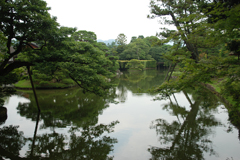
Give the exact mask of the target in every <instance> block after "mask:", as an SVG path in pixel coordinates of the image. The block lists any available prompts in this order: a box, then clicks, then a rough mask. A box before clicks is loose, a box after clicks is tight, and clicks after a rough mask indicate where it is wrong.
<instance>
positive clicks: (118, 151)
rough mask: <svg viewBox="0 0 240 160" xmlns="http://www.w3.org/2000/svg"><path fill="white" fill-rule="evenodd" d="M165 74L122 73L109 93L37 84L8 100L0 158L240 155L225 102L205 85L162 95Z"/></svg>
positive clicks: (133, 159) (218, 158)
mask: <svg viewBox="0 0 240 160" xmlns="http://www.w3.org/2000/svg"><path fill="white" fill-rule="evenodd" d="M163 79H164V72H163V71H159V70H147V71H144V72H139V73H129V72H124V74H123V75H121V76H120V77H119V78H118V79H116V81H115V83H116V84H117V85H118V87H116V88H114V89H112V90H111V93H110V94H109V95H108V97H105V98H102V97H98V96H96V95H94V94H83V93H82V92H81V89H78V88H71V89H64V90H38V91H37V94H38V98H39V103H40V107H41V113H40V114H39V115H38V112H37V107H36V105H35V101H34V97H33V94H32V92H31V91H19V92H18V94H16V95H13V96H11V97H7V98H5V99H6V101H5V107H6V108H7V109H8V118H7V120H6V122H5V123H4V124H2V125H1V126H0V139H1V142H0V143H1V145H0V157H1V158H2V159H16V158H20V157H25V158H28V159H72V160H75V159H87V160H89V159H96V160H101V159H114V160H147V159H152V160H154V159H181V160H186V159H207V160H208V159H211V160H226V159H229V160H230V159H231V160H232V159H233V160H238V159H240V152H239V151H240V143H239V142H240V141H239V138H238V135H239V133H238V129H237V128H236V127H234V126H233V125H231V123H230V122H229V121H228V113H227V110H226V109H225V107H224V105H223V104H222V103H221V102H220V101H219V100H218V99H217V97H215V96H214V95H213V94H211V93H209V92H208V91H206V90H203V89H198V90H185V91H182V92H180V93H177V94H174V95H172V96H170V97H169V98H167V99H165V100H161V101H160V100H156V101H154V99H155V98H156V97H157V96H158V95H157V94H152V93H151V94H150V93H147V90H148V89H149V88H152V87H154V86H156V85H159V84H161V83H162V82H163Z"/></svg>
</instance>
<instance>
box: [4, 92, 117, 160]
mask: <svg viewBox="0 0 240 160" xmlns="http://www.w3.org/2000/svg"><path fill="white" fill-rule="evenodd" d="M50 92H53V91H43V92H42V93H41V92H40V91H39V92H38V95H39V103H40V106H41V113H38V110H37V107H36V106H35V105H36V104H35V103H34V102H35V101H34V97H33V95H32V94H31V93H24V95H25V97H28V98H29V99H30V102H28V103H19V105H18V107H17V109H18V112H19V114H20V115H21V116H22V117H27V118H28V119H31V120H32V121H36V127H35V131H34V135H33V137H32V138H28V137H24V135H23V132H21V131H18V127H17V126H9V127H3V128H2V129H1V130H0V136H1V139H4V141H2V142H1V143H0V159H6V158H10V159H22V158H23V159H76V160H77V159H81V160H82V159H97V160H99V159H100V160H101V159H104V160H105V159H112V158H113V157H111V156H109V153H110V152H111V151H112V150H113V145H114V144H115V143H117V139H116V138H112V137H109V136H107V133H110V132H113V128H114V127H115V125H116V124H117V123H119V122H118V121H113V122H111V123H110V124H108V125H105V124H99V125H97V123H98V115H99V114H101V113H102V110H103V109H105V108H107V107H108V103H109V101H110V100H111V99H112V97H114V95H112V94H110V95H108V99H107V98H106V97H105V98H103V97H98V96H96V95H94V94H83V93H82V92H81V91H80V90H78V89H73V90H71V89H70V90H62V91H61V92H57V91H56V92H55V91H54V93H50ZM113 92H114V94H115V91H113ZM47 93H48V94H47ZM21 94H22V93H21ZM40 121H41V123H39V122H40ZM39 124H40V126H39V127H38V125H39ZM59 128H65V130H66V131H67V133H59V132H58V131H59ZM42 129H47V130H48V131H47V132H45V133H43V134H37V131H38V130H42ZM49 129H50V130H49ZM32 130H34V128H32ZM25 145H28V149H25V148H23V146H25ZM21 149H23V150H25V152H26V153H25V156H24V157H20V150H21ZM21 156H22V155H21Z"/></svg>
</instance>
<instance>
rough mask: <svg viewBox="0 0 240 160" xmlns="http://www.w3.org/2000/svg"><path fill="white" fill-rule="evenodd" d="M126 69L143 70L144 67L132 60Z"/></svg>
mask: <svg viewBox="0 0 240 160" xmlns="http://www.w3.org/2000/svg"><path fill="white" fill-rule="evenodd" d="M126 67H127V68H129V69H136V70H143V68H144V65H143V64H142V63H141V61H139V60H137V59H131V60H130V61H129V62H128V63H127V65H126Z"/></svg>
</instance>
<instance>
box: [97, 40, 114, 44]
mask: <svg viewBox="0 0 240 160" xmlns="http://www.w3.org/2000/svg"><path fill="white" fill-rule="evenodd" d="M97 42H104V43H105V44H108V43H109V44H111V43H112V42H115V39H109V40H101V39H98V40H97Z"/></svg>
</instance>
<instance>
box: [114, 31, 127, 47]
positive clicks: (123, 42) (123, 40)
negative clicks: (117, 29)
mask: <svg viewBox="0 0 240 160" xmlns="http://www.w3.org/2000/svg"><path fill="white" fill-rule="evenodd" d="M115 41H116V43H117V45H123V46H124V45H126V44H127V36H126V35H125V34H123V33H120V34H119V35H118V36H117V39H116V40H115Z"/></svg>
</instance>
